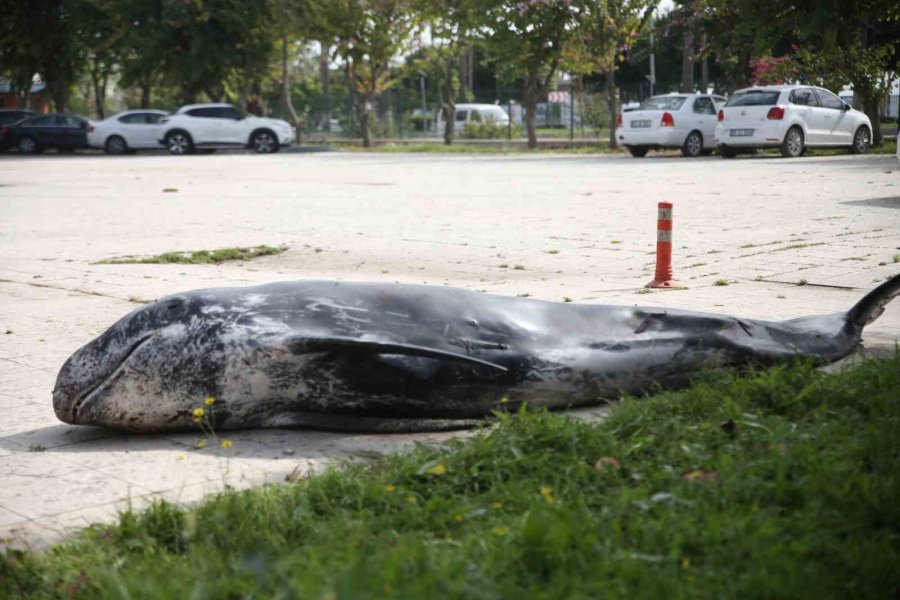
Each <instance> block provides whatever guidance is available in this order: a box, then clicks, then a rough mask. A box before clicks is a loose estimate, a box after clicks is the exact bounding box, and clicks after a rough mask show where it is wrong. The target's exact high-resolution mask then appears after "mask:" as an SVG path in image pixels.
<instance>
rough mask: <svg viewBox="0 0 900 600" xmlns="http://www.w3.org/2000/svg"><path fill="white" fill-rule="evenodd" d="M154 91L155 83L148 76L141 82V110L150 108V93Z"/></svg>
mask: <svg viewBox="0 0 900 600" xmlns="http://www.w3.org/2000/svg"><path fill="white" fill-rule="evenodd" d="M152 89H153V82H152V81H151V78H150V76H149V75H148V76H146V77H144V79H143V81H141V108H150V92H151V90H152Z"/></svg>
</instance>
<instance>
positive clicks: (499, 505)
mask: <svg viewBox="0 0 900 600" xmlns="http://www.w3.org/2000/svg"><path fill="white" fill-rule="evenodd" d="M491 508H494V509H496V510H500V509H501V508H503V503H502V502H494V503H493V504H491Z"/></svg>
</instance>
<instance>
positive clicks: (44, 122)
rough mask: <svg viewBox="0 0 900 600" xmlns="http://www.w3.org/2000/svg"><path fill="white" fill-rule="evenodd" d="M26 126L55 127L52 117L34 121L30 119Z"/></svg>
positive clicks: (39, 118) (54, 119)
mask: <svg viewBox="0 0 900 600" xmlns="http://www.w3.org/2000/svg"><path fill="white" fill-rule="evenodd" d="M27 124H28V125H40V126H47V125H56V117H54V116H53V115H49V116H46V117H38V118H36V119H32V120H30V121H28V123H27Z"/></svg>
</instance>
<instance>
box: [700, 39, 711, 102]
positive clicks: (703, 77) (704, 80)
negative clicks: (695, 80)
mask: <svg viewBox="0 0 900 600" xmlns="http://www.w3.org/2000/svg"><path fill="white" fill-rule="evenodd" d="M700 46H701V47H702V48H703V62H701V63H700V91H701V92H703V93H704V94H705V93H706V90H708V89H709V58H708V57H709V52H707V50H706V32H705V31H704V32H703V33H701V34H700Z"/></svg>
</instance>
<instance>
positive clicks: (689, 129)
mask: <svg viewBox="0 0 900 600" xmlns="http://www.w3.org/2000/svg"><path fill="white" fill-rule="evenodd" d="M724 104H725V98H723V97H722V96H713V95H710V94H666V95H664V96H653V97H652V98H649V99H647V100H645V101H644V102H642V103H641V105H640V106H639V107H637V108H636V109H634V110H630V111H627V112H625V111H623V112H621V113H619V119H618V126H617V127H616V139H617V140H619V143H620V144H621V145H623V146H625V147H626V148H628V151H629V152H631V155H632V156H635V157H638V158H640V157H642V156H646V155H647V152H648V151H649V150H653V149H657V148H680V149H681V153H682V154H684V155H685V156H700V155H701V154H710V153H711V152H712V151H713V150H714V149H715V147H716V144H715V139H714V133H715V129H716V111H717V110H718V109H719V107H721V106H724Z"/></svg>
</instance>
